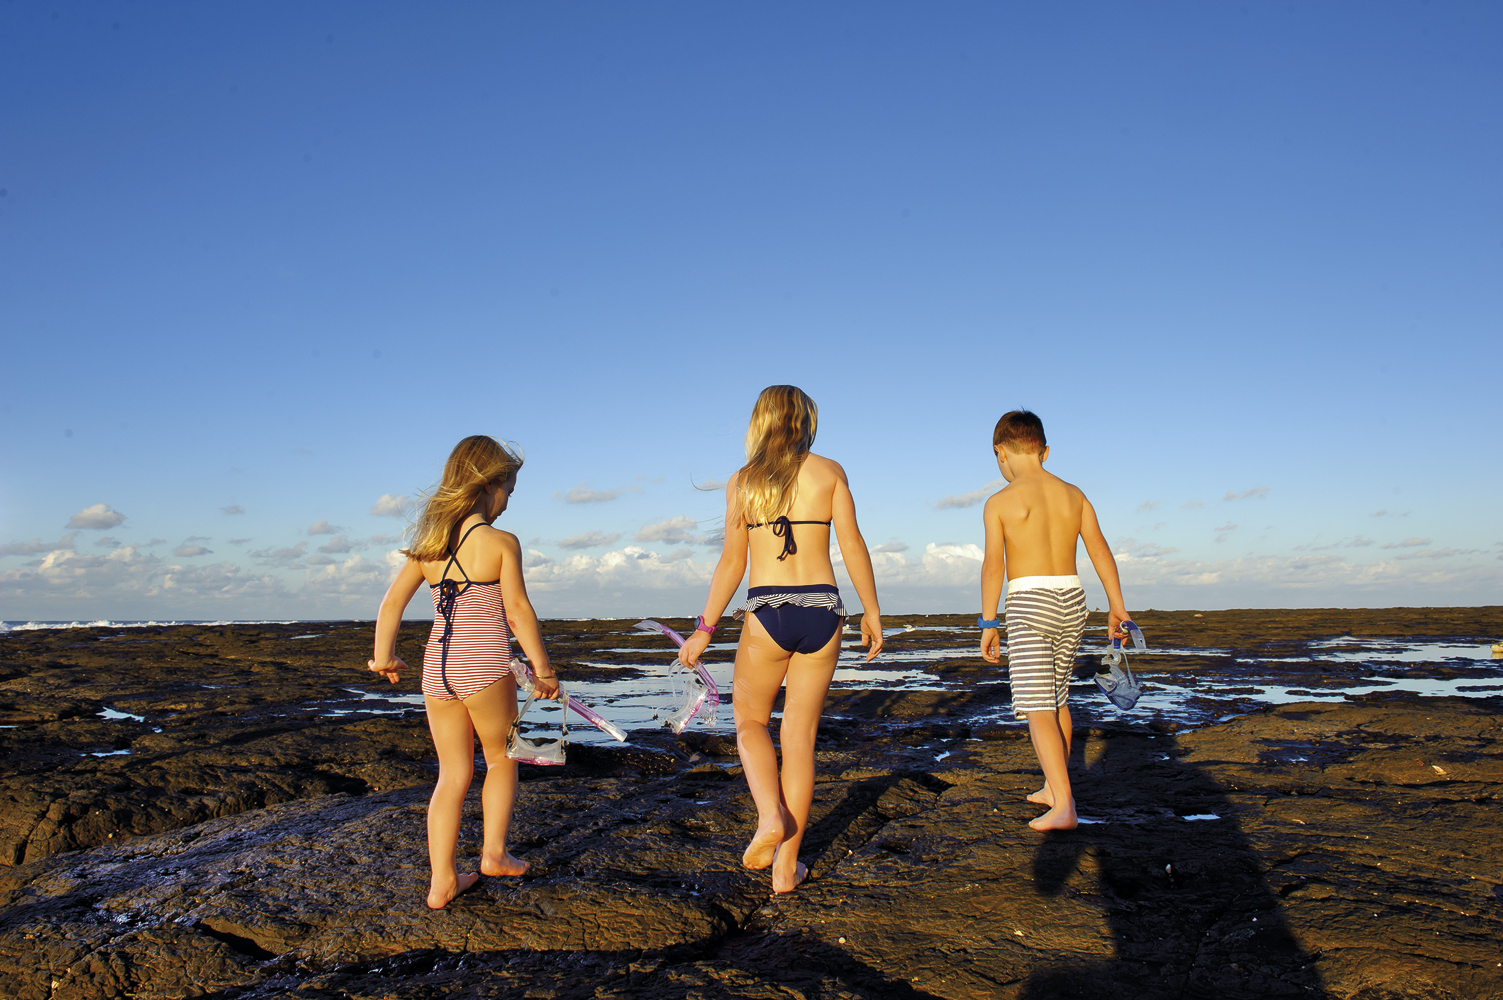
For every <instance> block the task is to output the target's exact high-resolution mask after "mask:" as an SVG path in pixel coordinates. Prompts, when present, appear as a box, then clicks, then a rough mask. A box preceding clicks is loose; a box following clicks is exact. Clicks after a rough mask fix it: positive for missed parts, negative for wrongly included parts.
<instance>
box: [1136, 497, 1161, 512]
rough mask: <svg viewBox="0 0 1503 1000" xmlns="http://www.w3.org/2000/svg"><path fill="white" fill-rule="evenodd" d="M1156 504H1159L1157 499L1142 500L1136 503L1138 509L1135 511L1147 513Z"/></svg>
mask: <svg viewBox="0 0 1503 1000" xmlns="http://www.w3.org/2000/svg"><path fill="white" fill-rule="evenodd" d="M1158 505H1159V502H1158V501H1157V500H1144V501H1143V502H1142V503H1140V504H1138V511H1137V512H1138V513H1139V514H1144V513H1147V512H1148V511H1150V510H1153V509H1154V508H1155V507H1157V506H1158Z"/></svg>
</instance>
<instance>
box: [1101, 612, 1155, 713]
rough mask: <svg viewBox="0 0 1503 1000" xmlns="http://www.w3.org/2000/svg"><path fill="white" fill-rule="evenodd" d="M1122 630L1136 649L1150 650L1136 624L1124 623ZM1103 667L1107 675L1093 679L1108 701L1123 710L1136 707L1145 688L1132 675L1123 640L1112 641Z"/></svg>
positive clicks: (1102, 663)
mask: <svg viewBox="0 0 1503 1000" xmlns="http://www.w3.org/2000/svg"><path fill="white" fill-rule="evenodd" d="M1121 628H1122V630H1123V631H1124V632H1126V633H1127V635H1128V639H1129V640H1130V641H1131V643H1132V645H1133V647H1134V648H1135V649H1147V648H1148V640H1146V639H1144V638H1143V630H1142V629H1140V628H1138V626H1137V624H1136V623H1134V622H1123V623H1122V625H1121ZM1101 665H1102V666H1104V667H1106V668H1107V671H1106V673H1104V674H1097V675H1096V676H1095V677H1094V678H1092V679H1093V680H1095V682H1096V686H1097V687H1099V688H1100V689H1101V691H1102V693H1103V694H1105V695H1106V697H1107V699H1108V700H1109V701H1110V702H1111V703H1112V704H1113V705H1116V706H1117V707H1118V708H1120V709H1123V710H1126V709H1129V708H1132V707H1133V706H1134V705H1136V704H1137V703H1138V698H1139V696H1141V695H1142V693H1143V688H1142V687H1141V686H1140V685H1139V684H1138V679H1137V678H1136V677H1134V676H1133V675H1132V668H1131V667H1129V666H1128V665H1127V650H1126V649H1124V648H1123V646H1122V640H1121V639H1117V638H1113V639H1112V648H1111V652H1109V653H1107V654H1106V655H1105V656H1104V657H1102V658H1101Z"/></svg>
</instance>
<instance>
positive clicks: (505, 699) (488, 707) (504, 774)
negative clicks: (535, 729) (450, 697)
mask: <svg viewBox="0 0 1503 1000" xmlns="http://www.w3.org/2000/svg"><path fill="white" fill-rule="evenodd" d="M464 703H465V708H467V709H469V712H470V719H471V720H472V721H473V723H474V726H475V733H476V735H478V736H479V737H480V748H481V749H482V750H483V751H484V752H485V785H484V787H483V789H482V790H481V793H480V801H481V804H482V806H483V808H484V813H485V846H484V847H483V848H481V851H480V871H481V873H482V874H485V875H521V874H522V873H523V872H525V871H526V870H527V862H525V861H518V860H517V859H516V858H514V857H512V856H511V855H510V854H509V853H507V850H506V838H507V834H508V833H509V832H510V830H511V813H512V808H513V806H514V805H515V804H516V801H517V762H516V761H514V760H512V759H511V758H510V757H508V756H506V737H507V735H508V734H510V732H511V724H512V722H513V721H514V720H515V719H516V717H517V681H516V678H515V677H513V676H512V675H511V674H510V673H508V674H507V675H506V676H505V677H502V678H501V679H500V680H499V681H497V682H496V683H494V684H492V685H490V686H489V687H487V688H484V689H483V690H481V691H478V692H476V693H475V694H473V695H471V696H470V697H468V698H466V699H465V701H464Z"/></svg>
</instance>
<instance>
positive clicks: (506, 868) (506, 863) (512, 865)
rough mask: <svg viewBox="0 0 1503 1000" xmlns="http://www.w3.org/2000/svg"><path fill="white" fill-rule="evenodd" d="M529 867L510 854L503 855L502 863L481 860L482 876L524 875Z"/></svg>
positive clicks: (485, 858) (482, 858)
mask: <svg viewBox="0 0 1503 1000" xmlns="http://www.w3.org/2000/svg"><path fill="white" fill-rule="evenodd" d="M529 867H530V866H529V865H528V864H527V862H525V861H522V860H521V859H519V858H514V857H512V856H511V854H510V853H506V854H503V855H501V860H500V861H492V860H491V859H490V858H487V857H481V859H480V874H482V875H492V876H496V875H511V876H515V875H522V874H524V873H525V872H526V871H527V869H528V868H529Z"/></svg>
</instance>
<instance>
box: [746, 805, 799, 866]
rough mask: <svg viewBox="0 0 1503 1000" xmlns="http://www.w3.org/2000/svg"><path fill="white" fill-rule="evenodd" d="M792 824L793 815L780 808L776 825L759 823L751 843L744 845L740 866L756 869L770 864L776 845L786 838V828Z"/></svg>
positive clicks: (776, 848) (775, 852)
mask: <svg viewBox="0 0 1503 1000" xmlns="http://www.w3.org/2000/svg"><path fill="white" fill-rule="evenodd" d="M792 825H793V817H792V816H789V815H788V814H787V813H786V812H783V811H781V810H780V811H779V813H778V825H777V826H769V827H764V826H762V825H761V824H760V823H759V824H758V825H757V832H756V833H755V834H753V835H752V839H751V843H750V844H747V845H746V850H745V852H743V853H742V855H741V866H742V867H743V868H750V869H752V870H753V871H756V870H757V869H759V868H766V867H767V866H768V865H770V864H772V859H773V858H774V857H775V856H776V855H777V853H778V845H779V844H781V843H782V842H783V841H784V839H786V837H787V836H788V828H789V827H790V826H792Z"/></svg>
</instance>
